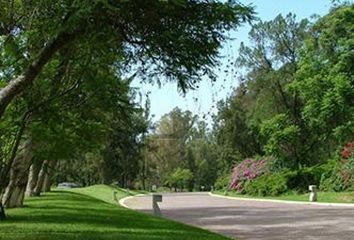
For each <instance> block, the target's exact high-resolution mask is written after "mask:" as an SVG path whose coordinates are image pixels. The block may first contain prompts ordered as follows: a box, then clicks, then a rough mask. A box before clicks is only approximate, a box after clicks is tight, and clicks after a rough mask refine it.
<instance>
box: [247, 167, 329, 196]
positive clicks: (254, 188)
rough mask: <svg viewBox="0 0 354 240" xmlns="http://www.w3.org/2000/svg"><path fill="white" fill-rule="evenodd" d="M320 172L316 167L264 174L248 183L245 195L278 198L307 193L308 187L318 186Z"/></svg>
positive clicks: (321, 170)
mask: <svg viewBox="0 0 354 240" xmlns="http://www.w3.org/2000/svg"><path fill="white" fill-rule="evenodd" d="M322 172H323V169H322V168H321V167H318V166H317V167H310V168H303V169H300V170H296V171H292V170H283V171H281V172H279V173H272V174H266V175H263V176H260V177H259V178H257V179H255V180H251V181H248V182H247V183H246V185H245V193H246V194H248V195H253V196H279V195H281V194H284V193H286V192H289V191H296V192H298V193H304V192H307V191H308V186H309V185H317V186H319V184H320V181H321V177H322Z"/></svg>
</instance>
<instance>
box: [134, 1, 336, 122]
mask: <svg viewBox="0 0 354 240" xmlns="http://www.w3.org/2000/svg"><path fill="white" fill-rule="evenodd" d="M240 2H241V3H243V4H252V5H253V6H254V7H255V11H256V12H257V17H258V18H260V19H261V20H263V21H269V20H272V19H274V18H275V17H276V16H277V15H279V14H282V15H286V14H288V13H289V12H292V13H295V14H296V16H297V18H298V20H300V19H303V18H310V17H311V16H312V15H313V14H318V15H321V16H322V15H325V14H326V13H328V11H329V9H330V7H331V1H330V0H282V1H281V0H241V1H240ZM249 30H250V26H249V25H244V26H241V27H239V28H238V30H237V31H236V32H232V33H230V36H231V38H232V40H229V41H228V42H226V43H225V44H224V45H223V48H222V49H221V50H220V55H221V56H223V57H222V58H221V59H220V62H221V68H220V71H219V70H218V69H216V70H215V72H216V74H217V82H216V83H215V85H214V86H212V83H211V82H210V81H208V80H204V81H202V82H201V84H200V87H199V88H198V89H196V90H190V91H188V92H187V94H186V95H185V96H183V95H182V94H181V93H179V92H178V91H177V84H176V83H165V84H163V85H162V86H161V87H159V86H157V85H151V84H148V83H147V84H141V83H140V81H139V80H135V81H134V82H133V84H132V85H133V87H137V88H139V89H140V92H141V93H142V95H143V96H145V95H146V93H148V92H151V93H150V94H149V98H150V101H151V107H150V113H151V115H152V120H153V121H158V120H159V119H160V118H161V116H163V115H164V114H167V113H168V112H170V111H171V110H172V109H173V108H175V107H179V108H181V109H182V110H189V111H191V112H193V113H194V114H197V115H199V116H200V118H201V119H202V118H203V117H205V120H206V122H207V123H208V124H210V123H211V115H212V114H215V113H216V106H215V105H216V102H217V101H219V100H222V99H226V98H227V97H228V96H230V94H231V93H232V90H233V89H234V88H235V87H237V85H238V80H237V77H236V78H235V77H234V76H235V73H237V72H240V71H242V70H241V69H236V68H235V67H234V66H232V64H231V65H230V63H229V61H230V60H231V62H233V61H234V60H235V59H236V57H237V51H238V48H239V46H240V43H241V42H245V44H247V42H248V32H249ZM225 69H229V70H231V71H229V73H225ZM236 76H237V75H236ZM144 101H145V99H143V100H142V104H144Z"/></svg>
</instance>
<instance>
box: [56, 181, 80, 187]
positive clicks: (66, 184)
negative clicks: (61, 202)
mask: <svg viewBox="0 0 354 240" xmlns="http://www.w3.org/2000/svg"><path fill="white" fill-rule="evenodd" d="M78 187H80V185H79V184H77V183H73V182H62V183H59V184H58V188H78Z"/></svg>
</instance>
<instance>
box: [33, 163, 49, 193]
mask: <svg viewBox="0 0 354 240" xmlns="http://www.w3.org/2000/svg"><path fill="white" fill-rule="evenodd" d="M47 171H48V160H44V161H43V163H42V168H41V171H40V172H39V174H38V180H37V185H36V187H35V188H34V196H39V195H40V194H41V192H42V187H43V183H44V178H45V175H46V173H47Z"/></svg>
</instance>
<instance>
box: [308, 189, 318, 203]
mask: <svg viewBox="0 0 354 240" xmlns="http://www.w3.org/2000/svg"><path fill="white" fill-rule="evenodd" d="M309 190H310V199H309V200H310V202H317V186H316V185H310V186H309Z"/></svg>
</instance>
